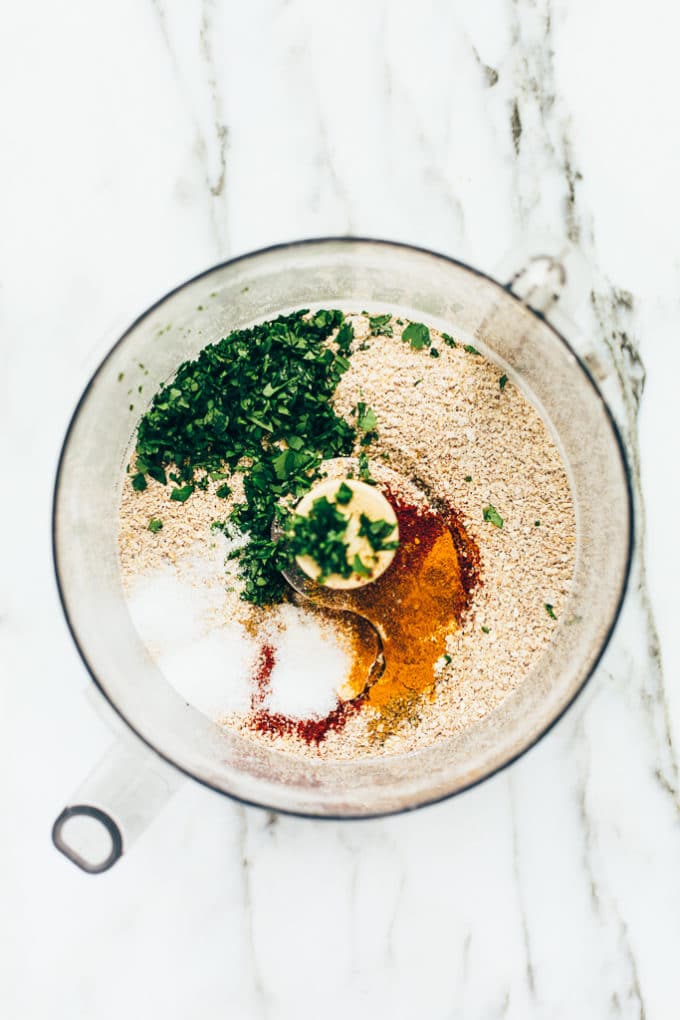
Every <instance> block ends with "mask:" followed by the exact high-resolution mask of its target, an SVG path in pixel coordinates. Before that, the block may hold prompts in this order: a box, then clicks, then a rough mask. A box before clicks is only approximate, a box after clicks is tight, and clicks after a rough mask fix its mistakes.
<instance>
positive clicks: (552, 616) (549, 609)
mask: <svg viewBox="0 0 680 1020" xmlns="http://www.w3.org/2000/svg"><path fill="white" fill-rule="evenodd" d="M543 605H544V608H545V611H546V613H547V614H548V616H549V617H550V619H551V620H556V619H557V617H556V616H555V611H554V609H553V607H552V606H551V605H550V603H549V602H544V603H543Z"/></svg>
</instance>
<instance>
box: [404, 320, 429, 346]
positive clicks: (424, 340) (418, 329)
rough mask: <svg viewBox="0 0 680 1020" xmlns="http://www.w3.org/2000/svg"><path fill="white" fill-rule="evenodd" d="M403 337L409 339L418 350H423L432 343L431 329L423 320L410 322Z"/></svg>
mask: <svg viewBox="0 0 680 1020" xmlns="http://www.w3.org/2000/svg"><path fill="white" fill-rule="evenodd" d="M401 339H402V340H408V341H409V342H410V344H411V347H413V349H414V350H416V351H422V349H423V347H429V346H430V343H431V340H430V331H429V329H428V328H427V326H424V325H423V323H422V322H409V324H408V326H407V327H406V329H405V330H404V332H403V333H402V334H401Z"/></svg>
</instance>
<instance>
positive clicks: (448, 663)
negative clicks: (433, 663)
mask: <svg viewBox="0 0 680 1020" xmlns="http://www.w3.org/2000/svg"><path fill="white" fill-rule="evenodd" d="M444 662H445V663H446V665H447V666H449V665H450V664H451V663H452V662H453V659H452V657H451V656H450V655H449V653H448V652H444Z"/></svg>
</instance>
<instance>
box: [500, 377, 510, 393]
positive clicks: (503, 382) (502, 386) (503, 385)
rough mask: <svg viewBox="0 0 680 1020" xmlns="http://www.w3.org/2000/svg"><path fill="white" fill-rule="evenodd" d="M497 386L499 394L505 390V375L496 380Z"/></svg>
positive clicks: (506, 382)
mask: <svg viewBox="0 0 680 1020" xmlns="http://www.w3.org/2000/svg"><path fill="white" fill-rule="evenodd" d="M498 385H499V386H500V390H501V393H502V392H503V390H504V389H505V387H506V386H507V385H508V377H507V375H502V376H501V377H500V379H499V380H498Z"/></svg>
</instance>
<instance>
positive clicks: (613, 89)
mask: <svg viewBox="0 0 680 1020" xmlns="http://www.w3.org/2000/svg"><path fill="white" fill-rule="evenodd" d="M679 28H680V23H679V19H678V15H677V9H676V8H675V7H674V5H671V4H669V3H667V2H666V0H647V2H646V3H645V4H637V3H636V4H634V3H631V2H625V3H621V2H620V0H618V2H617V0H573V2H567V0H561V2H553V3H551V2H550V0H514V2H512V0H487V2H486V3H482V4H471V3H465V2H462V0H449V2H446V0H439V2H437V0H424V2H421V3H419V4H413V3H407V2H405V0H398V2H394V0H392V2H390V0H381V2H379V0H345V2H344V3H343V4H330V3H327V2H325V0H278V2H276V0H253V2H251V3H237V2H229V0H222V2H217V0H215V2H209V0H203V2H202V3H199V2H198V0H196V2H194V3H186V2H182V0H120V2H119V3H117V4H112V3H106V4H105V3H101V2H96V0H95V2H89V3H85V2H84V0H73V2H71V3H69V4H52V3H48V2H47V0H32V2H31V3H25V4H19V3H17V4H6V5H5V8H4V11H3V18H2V29H1V30H0V112H1V117H0V125H2V157H1V158H0V344H1V350H2V372H1V373H0V379H1V381H2V399H1V400H0V416H1V417H0V434H1V435H2V436H3V439H4V440H7V438H8V435H9V436H10V437H11V438H10V440H9V442H5V443H4V444H3V450H4V453H3V458H2V462H3V467H4V472H3V483H4V484H3V495H2V499H1V500H0V516H1V520H2V528H1V532H0V533H1V536H2V564H3V567H2V572H1V574H0V598H1V602H0V648H1V649H2V687H1V690H2V723H1V724H0V725H1V727H2V741H1V742H0V754H1V755H2V772H1V773H0V774H1V775H2V780H1V783H2V806H3V810H2V814H1V816H0V827H1V832H0V836H1V846H2V866H1V867H0V883H1V886H0V888H2V912H1V916H2V920H1V921H0V932H1V933H2V936H3V940H2V945H3V950H2V953H0V972H1V973H2V980H1V981H0V1012H1V1013H2V1015H3V1016H4V1017H7V1018H8V1020H24V1018H26V1020H34V1018H36V1020H37V1018H40V1020H42V1018H49V1020H74V1018H81V1017H82V1018H86V1020H114V1018H116V1020H117V1018H119V1017H129V1018H135V1020H136V1018H137V1017H139V1018H142V1017H144V1018H161V1017H162V1018H163V1020H186V1018H188V1017H198V1016H200V1017H206V1018H211V1020H212V1018H218V1017H225V1018H226V1017H230V1018H231V1017H237V1018H247V1020H250V1018H258V1020H259V1018H263V1020H279V1018H281V1020H287V1018H291V1020H293V1018H295V1020H300V1018H302V1020H304V1018H307V1017H310V1018H312V1017H314V1018H316V1017H319V1016H323V1017H328V1018H336V1017H338V1018H339V1017H344V1016H346V1015H348V1014H351V1015H353V1016H355V1017H361V1018H363V1017H373V1016H380V1017H383V1016H384V1017H390V1018H394V1020H401V1018H404V1020H411V1018H413V1017H427V1018H428V1020H429V1018H431V1020H454V1018H463V1017H464V1018H465V1020H477V1018H479V1020H481V1018H491V1017H509V1018H513V1020H516V1018H517V1020H527V1018H541V1020H543V1018H558V1020H562V1018H565V1020H566V1018H569V1020H571V1018H574V1017H578V1018H579V1020H590V1018H593V1020H602V1018H605V1017H612V1018H624V1020H633V1018H640V1020H642V1018H644V1020H674V1018H676V1017H677V1016H678V1015H680V966H679V963H678V954H679V951H680V824H679V823H680V777H679V774H678V760H677V747H678V743H679V741H680V689H679V688H678V684H677V680H678V672H679V667H680V642H678V639H677V624H676V612H677V593H676V590H675V589H676V585H675V583H674V580H673V579H674V578H677V577H678V576H680V547H679V543H678V541H677V516H678V496H679V495H680V494H679V492H678V481H677V478H678V473H677V452H678V443H677V438H676V437H677V426H676V424H675V407H676V406H677V397H676V393H677V390H678V385H679V383H678V379H680V353H679V351H680V345H679V344H678V340H677V323H678V316H679V313H680V297H679V294H680V286H679V285H680V235H679V232H678V226H679V223H678V220H679V214H680V203H679V201H678V191H677V189H678V181H679V180H680V127H679V125H678V117H677V96H678V85H679V83H678V71H677V68H678V59H677V39H678V29H679ZM347 232H352V233H357V234H364V235H373V236H383V237H388V238H394V239H402V240H407V241H411V242H414V243H417V244H422V245H427V246H431V247H433V248H435V249H439V250H441V251H443V252H448V253H451V254H454V255H456V256H459V257H461V258H463V259H465V260H468V261H471V262H473V263H475V264H477V265H479V266H480V267H481V268H483V269H486V270H489V271H493V270H494V267H495V266H496V265H497V264H498V263H499V260H501V259H502V258H503V257H505V255H506V254H507V252H508V251H512V250H513V248H514V246H516V245H522V244H524V243H526V241H527V239H529V241H531V240H532V238H535V237H540V236H542V235H543V234H544V233H545V232H548V233H549V234H551V235H552V236H556V237H557V238H563V237H569V238H570V239H571V240H572V241H574V242H575V243H576V244H577V246H578V247H579V249H580V251H581V252H582V254H583V257H584V259H585V260H586V262H587V265H588V267H589V273H590V284H589V287H590V289H592V293H593V297H592V300H591V299H590V298H589V296H588V287H586V288H585V290H584V293H583V301H582V302H581V303H580V307H579V308H576V309H573V310H571V312H572V315H573V317H574V319H575V320H576V321H577V322H578V324H579V325H580V326H581V327H582V329H583V332H584V334H585V335H586V336H587V337H588V343H587V346H588V348H589V351H590V354H591V356H592V358H593V359H594V360H593V362H592V363H596V368H597V371H598V372H599V373H600V375H601V376H606V379H605V388H606V391H607V394H608V395H609V397H610V399H611V400H612V402H613V404H614V406H615V409H616V412H617V414H618V416H619V419H620V421H621V424H622V427H623V430H624V433H625V435H626V437H627V440H628V443H629V446H630V450H631V457H632V462H633V465H634V467H635V472H636V484H637V483H638V482H639V480H640V478H641V483H642V493H643V495H644V498H645V502H646V518H647V520H646V532H647V534H646V538H645V535H644V528H645V525H644V521H643V520H642V518H641V519H640V539H641V541H642V540H644V542H645V562H646V566H643V560H642V558H638V561H637V564H636V568H635V572H634V576H633V580H632V584H631V588H630V595H629V598H628V601H627V604H626V607H625V611H624V615H623V618H622V620H621V623H620V626H619V628H618V632H617V634H616V639H615V642H614V645H613V646H612V647H611V650H610V652H609V653H608V654H607V657H606V659H605V661H604V663H603V664H602V666H601V668H600V669H599V671H598V673H597V675H596V678H595V679H594V680H593V681H592V682H591V684H590V686H589V689H588V691H587V692H586V694H585V696H583V697H582V698H581V699H580V700H579V701H578V703H577V705H576V706H575V707H574V708H573V709H572V710H571V711H570V712H569V713H568V715H567V717H566V718H565V719H564V720H563V721H562V723H561V724H560V725H559V726H558V727H557V728H556V730H554V731H553V732H552V733H551V734H550V735H549V736H548V737H547V738H546V739H545V740H544V741H543V742H542V743H541V744H540V745H539V747H538V748H537V749H535V750H534V751H532V752H531V753H530V754H529V755H527V756H526V757H525V758H524V759H522V760H521V761H520V762H519V763H518V764H516V765H515V766H514V767H512V768H511V769H509V770H507V771H505V772H504V773H502V774H501V775H499V776H497V777H496V778H494V779H493V780H491V781H489V782H487V783H486V784H484V785H483V786H482V787H480V788H478V789H476V790H473V791H471V792H469V793H467V794H465V795H463V796H461V797H459V798H457V799H455V800H453V801H451V802H448V803H444V804H441V805H439V806H437V807H434V808H430V809H427V810H424V811H421V812H417V813H415V814H413V815H412V816H409V817H399V818H393V819H386V820H381V821H370V822H363V823H346V824H337V823H316V822H310V821H303V820H296V819H291V818H283V817H275V816H270V815H267V814H266V813H265V812H263V811H258V810H255V809H245V808H243V807H241V806H239V805H237V804H233V803H231V802H229V801H228V800H226V799H223V798H220V797H219V796H217V795H216V794H213V793H210V792H209V791H207V790H205V789H202V788H201V787H199V786H198V785H196V784H193V783H187V784H186V785H185V786H183V787H182V789H181V791H180V792H179V793H178V794H177V795H176V797H175V798H174V799H173V800H172V801H171V803H170V804H169V806H168V807H167V808H166V809H165V811H164V812H163V814H162V815H161V816H160V817H159V818H158V820H157V821H156V823H155V824H154V825H153V827H152V828H151V829H149V830H148V832H147V833H146V834H145V835H144V836H143V837H142V838H141V839H140V840H139V842H138V843H137V844H136V845H135V847H134V849H133V851H132V852H131V853H130V855H129V856H127V857H125V858H124V859H123V861H122V862H121V863H120V864H119V865H118V866H117V867H116V868H114V869H113V870H112V871H111V872H109V873H107V874H105V875H103V876H101V877H99V878H90V877H88V876H85V875H83V874H82V873H80V872H78V871H77V870H76V869H75V868H73V867H72V866H71V865H69V864H68V863H67V862H66V861H65V860H64V859H63V858H62V857H60V856H59V855H58V854H57V853H56V852H55V851H54V850H53V849H52V847H51V844H50V839H49V831H50V825H51V822H52V818H53V816H54V815H55V813H56V812H57V811H58V810H60V808H61V806H62V804H63V803H64V800H65V798H66V797H67V796H68V794H69V793H70V792H71V790H72V789H73V787H74V786H75V785H76V784H77V782H78V781H79V779H80V778H81V777H82V776H83V774H84V773H85V772H86V771H87V768H88V767H89V765H90V764H91V763H92V762H93V761H94V760H95V759H96V757H97V756H98V754H99V753H100V752H101V751H102V750H103V748H104V747H105V745H106V743H107V742H108V739H109V735H108V732H107V729H106V727H105V725H104V724H103V723H102V721H101V720H100V719H99V718H98V716H97V715H96V714H95V713H94V712H93V711H92V708H91V706H90V705H89V704H88V702H87V700H86V699H85V698H84V696H83V692H84V690H85V688H86V686H87V684H88V681H87V678H86V676H85V673H84V670H83V668H82V666H81V664H80V662H79V660H78V657H77V655H76V652H75V650H74V647H73V646H72V644H71V641H70V638H69V636H68V634H67V632H66V627H65V624H64V622H63V620H62V617H61V612H60V609H59V606H58V603H57V597H56V592H55V586H54V582H53V578H52V566H51V560H50V537H49V515H50V496H51V486H52V481H53V473H54V469H55V464H56V458H57V454H58V450H59V445H60V442H61V438H62V434H63V431H64V429H65V426H66V423H67V420H68V417H69V414H70V411H71V408H72V405H73V403H74V401H75V399H76V398H77V396H78V394H79V392H80V390H81V388H82V386H83V384H84V382H85V380H86V378H87V376H88V373H89V371H90V370H91V369H92V368H93V367H94V366H95V365H96V363H97V360H98V359H99V357H100V356H101V354H102V353H103V351H104V349H105V346H106V342H107V339H108V337H109V336H110V331H111V329H114V328H115V326H116V325H117V324H119V325H124V324H125V323H126V321H128V320H130V319H131V318H132V317H133V316H135V315H136V314H137V313H138V312H139V311H141V310H142V309H143V308H144V307H145V306H146V305H147V304H148V303H149V302H150V301H151V300H153V299H154V298H156V297H157V296H159V295H160V294H161V293H162V292H164V291H165V290H167V289H168V288H169V287H170V286H172V285H174V284H176V283H178V282H179V281H181V280H182V279H183V278H185V277H186V276H188V275H191V274H193V273H195V272H196V271H198V270H200V269H201V268H204V267H206V266H207V265H209V264H210V263H213V262H216V261H218V260H220V259H223V258H225V257H228V256H230V255H232V254H237V253H240V252H243V251H247V250H249V249H252V248H255V247H258V246H261V245H266V244H270V243H273V242H276V241H281V240H288V239H291V238H296V237H304V236H311V235H322V234H329V233H347ZM645 379H646V381H645ZM643 390H644V394H643ZM638 491H640V490H639V486H638ZM606 509H607V508H606V507H603V513H606ZM8 567H9V569H8ZM662 660H663V673H662Z"/></svg>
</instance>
